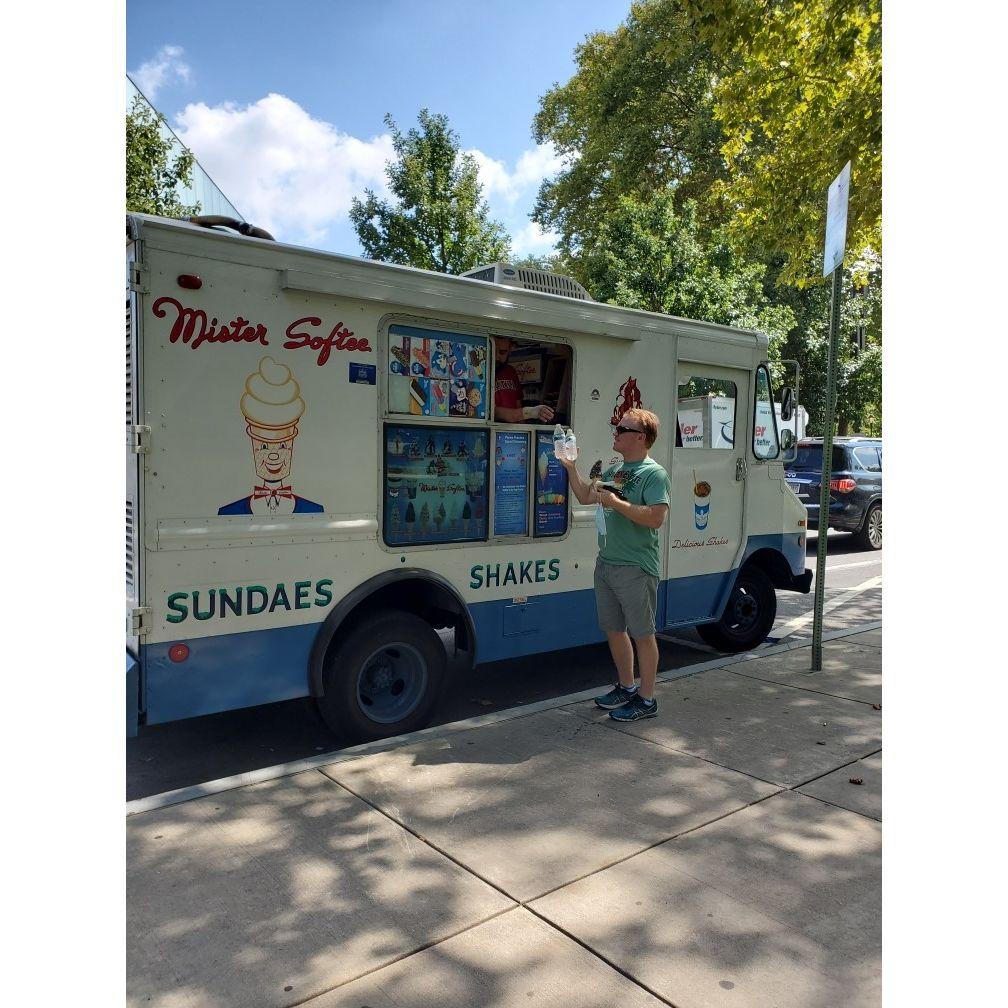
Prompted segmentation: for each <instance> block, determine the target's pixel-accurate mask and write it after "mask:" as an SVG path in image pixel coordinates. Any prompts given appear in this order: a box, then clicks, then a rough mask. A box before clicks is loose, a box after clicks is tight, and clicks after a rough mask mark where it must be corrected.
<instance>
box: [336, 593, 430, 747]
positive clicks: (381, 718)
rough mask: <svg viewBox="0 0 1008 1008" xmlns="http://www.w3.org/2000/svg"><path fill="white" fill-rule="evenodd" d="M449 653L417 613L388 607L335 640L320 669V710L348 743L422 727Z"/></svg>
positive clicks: (428, 717)
mask: <svg viewBox="0 0 1008 1008" xmlns="http://www.w3.org/2000/svg"><path fill="white" fill-rule="evenodd" d="M446 665H447V656H446V655H445V649H444V645H443V644H442V643H441V638H440V637H438V635H437V633H435V631H434V630H433V629H432V628H431V626H430V624H428V623H425V622H424V621H423V620H422V619H420V617H419V616H414V615H413V614H412V613H408V612H400V611H398V610H385V611H384V612H380V613H377V614H375V615H374V616H370V617H368V618H366V619H364V620H362V621H361V622H360V623H357V624H356V625H355V626H353V627H352V628H351V629H350V630H349V631H348V632H347V634H346V635H345V636H344V637H342V639H340V640H339V641H338V643H337V642H336V641H334V642H333V645H332V646H331V647H330V648H329V651H328V653H327V654H326V658H325V664H324V666H323V669H322V688H323V689H324V690H325V693H324V695H323V696H321V697H319V698H318V706H319V713H320V714H321V715H322V718H323V720H324V721H325V723H326V724H327V725H328V726H329V728H330V729H332V731H334V732H335V733H336V734H337V735H339V736H340V738H341V739H343V740H344V741H346V742H351V743H355V742H371V741H374V740H375V739H381V738H389V737H390V736H392V735H402V734H405V733H406V732H411V731H416V729H418V728H423V727H424V726H425V725H426V724H427V722H428V720H429V719H430V716H431V712H432V711H433V709H434V705H435V704H436V703H437V701H438V698H439V697H440V694H441V689H442V686H443V685H444V679H445V667H446Z"/></svg>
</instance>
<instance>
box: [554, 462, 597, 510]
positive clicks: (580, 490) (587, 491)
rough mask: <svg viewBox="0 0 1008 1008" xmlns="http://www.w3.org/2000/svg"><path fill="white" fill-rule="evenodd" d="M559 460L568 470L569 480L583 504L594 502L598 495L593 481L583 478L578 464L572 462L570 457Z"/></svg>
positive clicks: (575, 494)
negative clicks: (593, 486)
mask: <svg viewBox="0 0 1008 1008" xmlns="http://www.w3.org/2000/svg"><path fill="white" fill-rule="evenodd" d="M558 461H559V462H560V464H561V465H562V466H563V467H564V469H566V470H567V482H568V483H569V484H570V488H571V490H573V491H574V496H575V497H577V499H578V500H579V501H580V502H581V503H582V504H594V503H595V501H596V500H598V497H597V496H596V495H595V491H594V490H593V489H592V481H588V482H586V481H585V480H584V479H582V477H581V473H579V472H578V470H577V465H576V464H575V463H573V462H571V460H570V459H558Z"/></svg>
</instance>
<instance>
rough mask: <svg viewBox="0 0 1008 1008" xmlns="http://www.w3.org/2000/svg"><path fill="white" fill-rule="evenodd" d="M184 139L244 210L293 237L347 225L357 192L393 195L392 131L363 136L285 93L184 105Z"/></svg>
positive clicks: (179, 122)
mask: <svg viewBox="0 0 1008 1008" xmlns="http://www.w3.org/2000/svg"><path fill="white" fill-rule="evenodd" d="M175 121H176V131H177V132H178V135H179V137H180V138H181V140H182V142H183V143H184V144H185V145H186V146H187V147H188V148H189V149H190V150H191V151H192V152H193V153H194V154H195V155H196V158H197V160H198V161H199V162H200V164H201V165H202V166H203V167H204V168H205V169H206V171H207V172H208V173H209V174H210V177H211V178H212V179H213V180H214V181H215V182H216V183H217V185H218V186H220V188H221V190H222V191H223V192H224V193H225V194H226V195H227V196H228V198H229V199H230V200H231V201H232V202H233V203H234V204H235V206H237V207H238V208H239V209H240V210H241V212H242V213H243V214H244V215H245V217H246V219H247V220H249V221H251V222H252V223H253V224H256V225H258V226H260V227H264V228H266V229H267V230H268V231H270V232H272V233H273V234H274V235H275V236H276V237H277V238H278V239H279V240H281V241H285V242H289V243H292V244H305V245H315V246H318V245H319V243H320V242H322V241H323V240H324V238H325V236H326V234H327V232H329V231H330V229H335V230H338V231H343V232H345V230H346V225H347V220H346V215H347V212H348V211H349V209H350V201H351V199H352V198H353V197H354V196H359V197H362V196H363V192H364V189H365V187H367V188H371V189H375V190H376V191H377V192H378V194H379V196H383V195H384V196H387V193H386V189H385V162H386V161H388V160H390V159H391V158H392V156H393V153H394V151H393V148H392V138H391V137H390V136H389V135H388V134H383V135H381V136H377V137H374V138H373V139H371V140H358V139H357V138H356V137H352V136H349V135H348V134H346V133H341V132H340V131H339V130H338V129H336V128H335V127H334V126H332V125H331V124H330V123H327V122H323V121H322V120H319V119H313V118H312V117H311V116H310V115H309V114H308V113H307V112H306V111H305V110H304V109H303V108H301V106H300V105H298V104H297V103H296V102H293V101H291V100H290V99H289V98H286V97H284V96H283V95H278V94H270V95H267V96H266V97H265V98H261V99H259V101H257V102H255V103H254V104H251V105H248V106H244V107H241V106H238V105H235V104H233V103H230V102H228V103H225V104H224V105H218V106H215V107H212V108H211V107H209V106H207V105H205V104H203V103H198V104H191V105H188V106H186V108H185V109H183V111H182V112H180V113H179V114H178V115H177V116H176V120H175Z"/></svg>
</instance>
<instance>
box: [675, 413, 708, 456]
mask: <svg viewBox="0 0 1008 1008" xmlns="http://www.w3.org/2000/svg"><path fill="white" fill-rule="evenodd" d="M679 430H680V432H681V433H682V443H683V448H703V440H704V438H703V412H702V411H701V410H692V409H681V410H679Z"/></svg>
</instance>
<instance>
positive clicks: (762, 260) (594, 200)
mask: <svg viewBox="0 0 1008 1008" xmlns="http://www.w3.org/2000/svg"><path fill="white" fill-rule="evenodd" d="M880 40H881V19H880V0H643V2H640V3H635V4H634V5H633V6H632V7H631V10H630V13H629V15H628V17H627V19H626V21H625V22H624V24H623V25H621V26H620V27H619V28H617V29H616V30H615V31H614V32H612V33H599V34H596V35H592V36H590V37H589V38H587V39H586V40H585V42H584V43H583V44H582V45H581V46H579V47H578V49H577V51H576V60H577V70H576V72H575V74H574V75H573V76H572V77H571V79H570V80H569V81H567V83H566V84H562V85H557V86H555V87H553V88H552V89H551V90H550V91H549V92H547V94H546V95H544V96H543V98H542V99H541V101H540V111H539V114H538V115H537V116H536V119H535V124H534V134H535V138H536V140H537V141H539V142H545V141H551V142H552V143H553V144H554V145H555V146H556V148H557V149H558V151H560V152H561V153H563V154H565V155H566V156H567V167H566V168H564V170H562V171H561V172H560V173H559V174H558V175H557V176H556V177H555V178H553V179H549V180H547V181H546V182H544V183H543V185H542V186H541V188H540V190H539V196H538V201H537V204H536V208H535V212H534V214H533V218H534V219H535V220H537V221H538V222H539V223H540V225H542V226H543V227H544V228H549V229H553V230H556V231H558V232H559V233H560V235H561V240H560V242H559V243H558V244H559V251H560V255H561V257H562V258H563V259H564V260H565V261H566V265H567V267H568V268H567V269H565V270H563V272H569V273H571V274H572V275H574V276H575V277H577V278H578V279H579V280H581V282H582V283H584V284H585V286H586V287H588V289H589V290H590V291H591V292H592V293H593V294H594V296H596V297H598V298H600V299H602V300H608V301H613V302H615V303H620V304H626V305H629V306H631V307H639V308H647V309H648V310H652V311H663V312H671V313H673V314H678V315H684V316H687V317H690V318H698V319H709V320H711V321H717V322H725V323H727V324H733V325H740V326H746V327H752V328H759V329H762V330H763V331H765V332H767V334H768V335H769V336H770V356H771V361H775V360H778V359H780V357H781V356H783V357H786V358H796V359H798V360H799V361H800V363H801V366H802V394H801V399H802V401H803V403H804V404H805V405H806V408H808V409H809V411H810V413H811V414H812V424H813V425H814V427H815V429H820V430H821V425H822V416H821V414H822V409H823V406H824V403H825V379H826V374H825V372H826V353H827V350H828V342H827V340H828V334H829V303H830V298H829V290H828V287H827V285H825V284H823V282H822V279H821V265H822V248H823V233H824V223H825V222H824V218H825V210H826V192H827V188H828V186H829V183H830V182H831V181H832V180H833V178H834V177H835V176H836V175H837V173H838V172H839V170H840V169H841V168H842V167H843V165H844V163H845V162H846V161H847V160H850V161H851V162H852V166H851V167H852V176H851V199H850V205H849V211H848V232H847V234H848V239H847V247H848V249H855V250H858V249H864V250H865V251H864V252H863V253H861V255H860V257H859V258H858V259H857V261H856V262H855V263H853V264H851V262H850V260H851V256H850V254H848V257H847V260H848V268H847V271H846V287H845V292H844V301H843V320H842V327H841V338H840V360H839V364H838V411H837V415H838V427H839V430H840V431H841V432H843V431H845V430H851V431H857V432H859V433H860V432H867V433H870V432H879V431H880V430H881V398H882V388H881V339H882V335H881V282H882V279H881V278H882V270H881V258H880V255H879V250H880V249H881V46H880ZM656 193H661V194H662V195H661V196H660V197H659V196H656V195H655V194H656ZM694 204H695V209H694V208H693V207H694ZM852 277H857V278H858V280H859V282H860V281H861V280H865V281H867V286H866V287H865V289H864V293H862V294H859V295H857V296H852V290H853V288H852V286H851V284H852ZM760 287H761V288H762V290H759V288H760ZM859 322H860V323H862V324H864V325H865V327H866V333H867V346H866V349H865V350H864V351H863V352H860V353H858V352H856V351H855V350H854V349H853V347H852V346H851V343H850V337H851V333H852V330H853V329H854V327H855V326H856V325H857V324H858V323H859Z"/></svg>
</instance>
